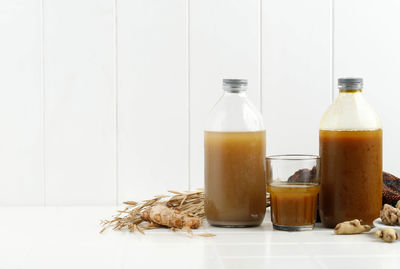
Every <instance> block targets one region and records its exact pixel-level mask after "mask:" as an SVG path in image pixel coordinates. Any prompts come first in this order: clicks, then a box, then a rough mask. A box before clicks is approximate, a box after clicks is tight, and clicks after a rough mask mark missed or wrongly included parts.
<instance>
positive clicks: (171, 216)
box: [141, 205, 201, 229]
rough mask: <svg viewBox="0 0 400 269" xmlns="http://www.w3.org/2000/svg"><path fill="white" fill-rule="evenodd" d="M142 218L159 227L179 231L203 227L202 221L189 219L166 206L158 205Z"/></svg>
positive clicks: (143, 213) (145, 212)
mask: <svg viewBox="0 0 400 269" xmlns="http://www.w3.org/2000/svg"><path fill="white" fill-rule="evenodd" d="M141 218H142V219H143V220H145V221H148V222H154V223H157V224H158V225H162V226H167V227H171V228H178V229H187V228H189V229H197V228H199V227H200V226H201V219H200V218H198V217H189V216H187V215H184V214H182V213H180V212H179V211H176V210H174V209H172V208H169V207H167V206H166V205H156V206H154V207H152V208H150V209H149V210H146V211H144V212H142V215H141Z"/></svg>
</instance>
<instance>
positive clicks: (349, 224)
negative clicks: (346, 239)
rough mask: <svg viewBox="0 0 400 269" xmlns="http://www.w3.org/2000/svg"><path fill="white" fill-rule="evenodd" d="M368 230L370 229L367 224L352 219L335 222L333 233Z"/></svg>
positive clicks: (352, 232) (351, 232) (356, 232)
mask: <svg viewBox="0 0 400 269" xmlns="http://www.w3.org/2000/svg"><path fill="white" fill-rule="evenodd" d="M369 230H371V227H370V226H369V225H362V224H361V222H360V221H359V220H358V219H354V220H351V221H345V222H342V223H339V224H337V225H336V227H335V230H334V232H335V234H360V233H364V232H369Z"/></svg>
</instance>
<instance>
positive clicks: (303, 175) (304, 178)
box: [288, 166, 317, 183]
mask: <svg viewBox="0 0 400 269" xmlns="http://www.w3.org/2000/svg"><path fill="white" fill-rule="evenodd" d="M316 172H317V168H316V167H315V166H314V167H313V168H312V169H311V170H310V169H300V170H299V171H297V172H296V173H294V174H293V175H292V176H290V177H289V178H288V182H290V183H305V182H310V179H313V178H315V175H316Z"/></svg>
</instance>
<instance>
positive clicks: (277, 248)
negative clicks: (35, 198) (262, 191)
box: [0, 207, 400, 269]
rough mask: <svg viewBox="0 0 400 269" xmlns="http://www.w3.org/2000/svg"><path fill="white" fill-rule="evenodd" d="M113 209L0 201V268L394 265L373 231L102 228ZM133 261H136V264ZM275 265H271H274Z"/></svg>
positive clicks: (395, 259)
mask: <svg viewBox="0 0 400 269" xmlns="http://www.w3.org/2000/svg"><path fill="white" fill-rule="evenodd" d="M115 210H116V207H45V208H44V207H0V268H2V269H3V268H7V269H9V268H52V269H55V268H57V269H60V268H68V269H75V268H85V269H89V268H96V269H101V268H108V269H111V268H112V269H117V268H160V269H166V268H174V269H176V268H251V269H253V268H263V269H265V268H289V266H291V267H290V268H296V269H298V268H307V269H309V268H348V267H349V266H350V265H351V267H352V268H355V267H360V268H385V269H387V268H399V267H400V241H397V242H395V243H392V244H389V243H384V242H383V241H381V240H378V239H375V238H374V235H373V233H369V234H361V235H341V236H338V235H334V234H333V232H332V230H329V229H323V228H320V227H317V228H316V229H314V230H313V231H309V232H281V231H275V230H273V229H272V225H271V222H270V220H269V219H270V218H269V214H267V217H266V220H265V222H264V224H263V225H262V226H260V227H257V228H246V229H228V228H215V227H210V226H209V225H207V224H206V225H205V226H204V227H202V228H201V229H199V230H197V231H195V234H197V233H214V234H216V236H215V237H210V238H205V237H200V236H196V235H195V236H193V237H190V236H188V235H187V234H186V233H174V232H171V231H169V230H168V229H159V230H153V231H148V232H146V235H141V234H138V233H135V234H132V233H129V232H116V231H112V230H109V231H106V232H105V233H103V234H99V230H100V229H101V227H100V225H99V221H100V219H102V218H104V217H110V216H111V215H113V214H114V213H115ZM139 266H140V267H139ZM275 266H277V267H275Z"/></svg>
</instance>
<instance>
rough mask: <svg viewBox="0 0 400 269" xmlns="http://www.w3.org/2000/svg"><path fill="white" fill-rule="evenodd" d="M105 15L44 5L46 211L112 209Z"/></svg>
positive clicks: (105, 3)
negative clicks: (62, 207) (86, 206)
mask: <svg viewBox="0 0 400 269" xmlns="http://www.w3.org/2000/svg"><path fill="white" fill-rule="evenodd" d="M113 7H114V4H113V0H101V1H98V0H84V1H81V0H72V1H63V0H57V1H45V3H44V22H45V31H44V38H45V44H44V49H45V113H46V115H45V117H46V121H45V139H46V140H45V164H46V171H45V173H46V174H45V175H46V199H47V204H48V205H60V204H63V205H73V204H110V203H115V201H116V200H115V199H116V187H115V186H116V181H115V162H114V159H115V147H114V146H115V130H114V118H115V114H114V109H115V100H114V49H115V48H114V41H113V40H114V20H113Z"/></svg>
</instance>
